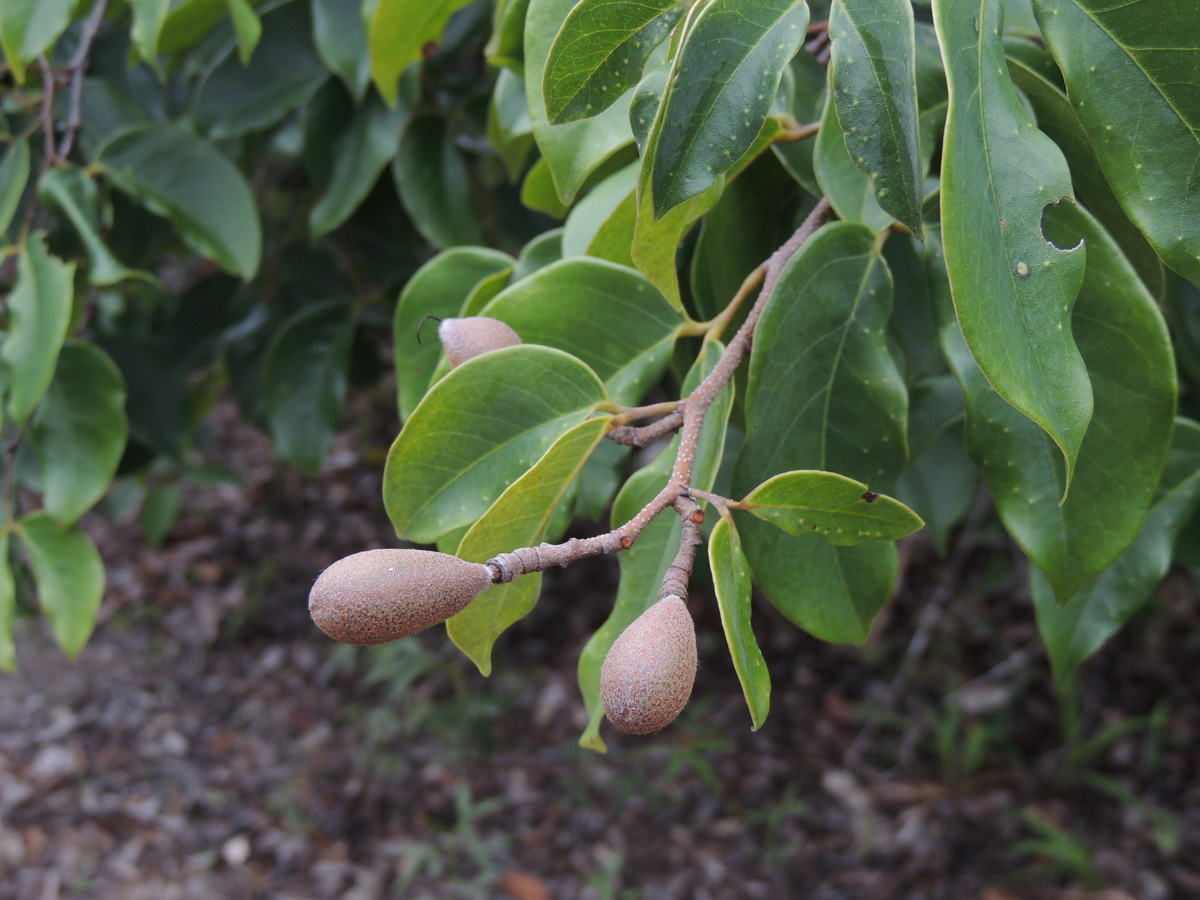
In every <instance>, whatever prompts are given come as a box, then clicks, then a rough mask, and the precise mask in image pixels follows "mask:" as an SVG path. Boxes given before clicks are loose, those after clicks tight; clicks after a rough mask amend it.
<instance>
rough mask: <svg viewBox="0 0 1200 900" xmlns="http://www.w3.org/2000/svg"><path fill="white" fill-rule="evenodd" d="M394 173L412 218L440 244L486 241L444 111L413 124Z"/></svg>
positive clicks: (401, 143) (454, 244)
mask: <svg viewBox="0 0 1200 900" xmlns="http://www.w3.org/2000/svg"><path fill="white" fill-rule="evenodd" d="M392 176H393V178H394V180H395V182H396V188H397V189H398V190H399V191H400V199H401V200H402V201H403V203H404V208H405V209H406V210H407V211H408V214H409V216H410V217H411V218H412V220H413V224H414V225H416V226H417V230H418V231H419V232H421V234H422V235H424V236H425V238H426V239H427V240H428V241H429V242H430V243H431V244H433V245H434V246H435V247H441V248H445V247H454V246H458V245H460V244H481V243H483V235H482V233H481V232H480V230H479V220H478V217H477V216H476V214H475V210H474V207H473V202H472V199H471V179H470V178H469V177H468V176H467V167H466V163H465V162H464V161H463V158H462V154H461V153H459V151H458V148H457V147H455V146H454V135H453V134H451V133H450V124H449V122H448V121H447V120H446V118H445V116H422V117H420V118H418V119H416V120H414V121H413V122H411V123H410V124H409V126H408V127H407V128H406V129H405V130H404V136H403V137H402V138H401V139H400V151H399V153H398V154H397V156H396V160H395V162H393V163H392Z"/></svg>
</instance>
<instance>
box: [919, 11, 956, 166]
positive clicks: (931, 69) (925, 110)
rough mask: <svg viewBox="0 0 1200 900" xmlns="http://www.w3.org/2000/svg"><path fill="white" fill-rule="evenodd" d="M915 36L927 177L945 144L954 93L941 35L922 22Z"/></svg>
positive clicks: (920, 121)
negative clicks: (939, 37)
mask: <svg viewBox="0 0 1200 900" xmlns="http://www.w3.org/2000/svg"><path fill="white" fill-rule="evenodd" d="M915 37H916V47H917V109H918V110H920V115H919V119H918V122H917V128H918V129H919V131H920V135H921V139H920V146H921V172H922V174H927V173H928V172H929V167H930V164H931V163H932V162H933V157H934V153H935V151H937V150H938V149H940V147H941V144H942V132H943V130H944V129H945V127H946V109H947V108H948V106H949V103H950V94H949V91H948V89H947V87H946V70H945V68H944V67H943V66H942V51H941V50H940V49H939V48H938V41H937V32H935V31H934V30H933V26H931V25H926V24H925V23H924V22H919V23H917V26H916V32H915Z"/></svg>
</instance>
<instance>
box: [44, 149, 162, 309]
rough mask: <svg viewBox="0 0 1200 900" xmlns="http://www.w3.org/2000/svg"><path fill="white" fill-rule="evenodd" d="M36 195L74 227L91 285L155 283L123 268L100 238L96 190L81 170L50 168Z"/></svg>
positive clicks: (141, 274)
mask: <svg viewBox="0 0 1200 900" xmlns="http://www.w3.org/2000/svg"><path fill="white" fill-rule="evenodd" d="M38 196H39V198H40V199H41V201H42V202H43V203H44V204H45V205H46V206H47V207H48V208H51V209H58V210H59V211H61V212H62V213H63V215H65V216H66V217H67V218H68V219H70V220H71V224H72V225H74V226H75V231H76V233H78V235H79V239H80V240H81V241H82V242H83V246H84V247H85V248H86V250H87V254H88V258H89V260H90V261H91V265H90V267H89V269H88V278H89V280H90V281H91V282H92V284H97V285H101V286H105V285H112V284H117V283H118V282H121V281H124V280H125V279H127V278H142V279H145V280H147V281H151V282H153V281H154V280H155V279H154V277H153V276H152V275H150V274H149V273H146V272H137V271H134V270H133V269H130V268H128V267H127V266H125V265H124V264H123V263H122V262H121V261H120V260H119V259H117V258H116V256H114V255H113V252H112V251H111V250H110V249H109V248H108V245H107V244H105V243H104V239H103V238H102V237H100V232H99V230H98V224H99V221H100V191H99V189H98V188H97V187H96V182H94V181H92V179H91V178H89V177H88V176H87V175H86V174H85V173H84V171H83V170H82V169H77V168H75V167H74V166H63V167H61V168H57V169H51V170H50V171H49V172H47V173H46V174H45V175H44V176H42V180H41V181H40V182H39V183H38Z"/></svg>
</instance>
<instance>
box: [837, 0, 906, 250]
mask: <svg viewBox="0 0 1200 900" xmlns="http://www.w3.org/2000/svg"><path fill="white" fill-rule="evenodd" d="M829 36H830V37H831V38H832V39H833V44H832V46H831V51H830V57H829V70H830V79H831V84H832V94H833V98H834V102H835V105H836V107H837V117H838V121H839V122H840V123H841V126H842V132H843V134H844V136H845V139H846V148H847V150H849V151H850V156H851V157H852V158H853V159H854V162H855V163H856V164H857V165H858V167H859V168H860V169H861V170H862V171H863V172H865V173H866V174H867V175H869V176H870V177H871V181H872V183H873V185H874V190H875V197H876V199H877V200H878V201H879V205H880V206H882V207H883V208H884V209H885V210H887V212H888V213H889V214H891V215H893V216H895V217H896V218H897V219H899V220H900V221H901V222H903V223H904V224H905V225H907V226H908V227H909V229H910V230H911V231H912V232H913V234H915V235H916V236H917V237H918V238H920V237H921V199H922V197H923V196H924V193H925V192H924V190H923V184H924V179H925V172H924V168H923V167H922V165H921V150H920V143H919V128H918V118H917V72H916V38H915V35H914V30H913V11H912V5H911V4H910V3H909V2H908V0H835V2H834V4H833V7H832V9H831V10H830V16H829Z"/></svg>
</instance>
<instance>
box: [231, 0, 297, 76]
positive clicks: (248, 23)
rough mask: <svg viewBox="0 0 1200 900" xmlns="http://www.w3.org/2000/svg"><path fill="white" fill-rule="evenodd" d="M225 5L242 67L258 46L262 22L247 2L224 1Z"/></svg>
mask: <svg viewBox="0 0 1200 900" xmlns="http://www.w3.org/2000/svg"><path fill="white" fill-rule="evenodd" d="M225 4H226V6H228V7H229V17H230V19H232V20H233V31H234V34H236V35H237V44H238V57H239V58H240V59H241V61H242V65H243V66H244V65H246V64H247V63H248V62H250V57H251V56H253V54H254V51H255V49H257V48H258V46H259V39H260V38H261V37H262V32H263V26H262V22H260V21H259V19H258V16H257V15H255V14H254V9H253V8H252V7H251V6H250V3H249V0H225ZM297 5H299V4H297ZM272 27H276V26H272Z"/></svg>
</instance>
